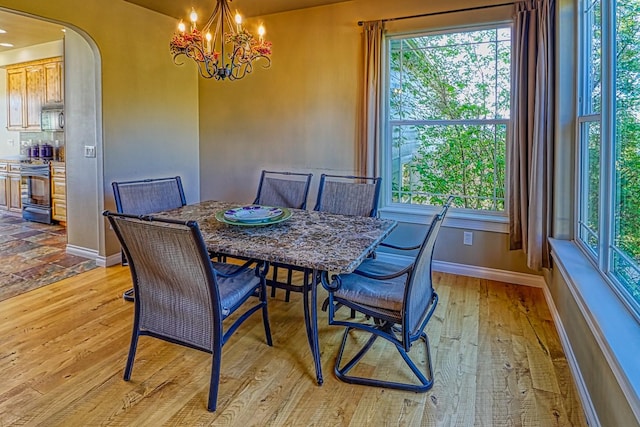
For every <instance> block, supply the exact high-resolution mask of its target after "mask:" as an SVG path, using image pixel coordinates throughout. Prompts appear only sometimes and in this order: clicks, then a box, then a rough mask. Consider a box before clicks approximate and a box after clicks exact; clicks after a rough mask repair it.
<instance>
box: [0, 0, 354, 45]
mask: <svg viewBox="0 0 640 427" xmlns="http://www.w3.org/2000/svg"><path fill="white" fill-rule="evenodd" d="M125 1H128V2H129V3H133V4H137V5H139V6H142V7H144V8H147V9H150V10H154V11H156V12H159V13H162V14H164V15H167V16H172V17H175V18H176V19H183V18H186V17H187V16H188V14H189V12H190V11H191V7H193V8H195V10H196V12H198V14H199V15H200V16H208V15H209V14H210V13H211V11H212V10H213V6H214V4H215V2H214V0H125ZM344 1H349V0H232V1H231V7H232V9H238V11H240V13H242V14H243V15H244V16H245V17H251V16H260V15H268V14H271V13H278V12H286V11H289V10H296V9H304V8H308V7H315V6H322V5H326V4H332V3H341V2H344ZM0 29H2V30H5V31H6V33H0V43H11V44H13V46H12V47H11V46H9V47H7V46H0V53H2V52H7V51H10V50H13V49H21V48H24V47H28V46H33V45H37V44H42V43H46V42H51V41H54V40H61V39H62V38H63V37H64V33H63V32H62V29H63V27H62V26H61V25H59V24H53V23H50V22H47V21H43V20H40V19H33V18H29V17H26V16H23V15H19V14H16V13H10V12H3V11H0Z"/></svg>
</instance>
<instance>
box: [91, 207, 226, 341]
mask: <svg viewBox="0 0 640 427" xmlns="http://www.w3.org/2000/svg"><path fill="white" fill-rule="evenodd" d="M103 215H105V216H106V217H107V218H108V219H109V222H110V224H111V226H112V227H113V230H114V231H115V233H116V236H118V240H119V241H120V244H121V246H122V248H123V250H124V251H125V254H126V256H127V259H128V260H129V267H130V269H131V275H132V278H133V286H134V289H135V295H136V298H135V304H136V311H137V313H138V314H139V328H140V330H144V331H148V332H150V333H152V334H157V335H160V336H164V337H170V338H171V339H173V340H174V341H177V342H180V343H186V344H188V345H190V346H194V347H196V348H199V349H208V350H211V349H212V348H213V334H214V332H216V331H215V330H214V329H217V328H222V326H221V324H218V323H220V322H221V320H220V322H215V321H214V319H222V315H221V313H220V312H221V308H220V306H221V305H220V295H219V292H218V287H217V285H216V278H215V273H214V270H213V267H212V265H211V262H210V260H209V255H208V253H207V249H206V245H205V243H204V241H203V239H202V235H201V233H200V229H199V228H198V224H197V223H196V222H194V221H188V222H180V221H176V220H171V219H160V218H153V217H150V216H144V215H141V216H136V215H129V214H118V213H111V212H108V211H106V212H104V213H103ZM221 330H222V329H220V330H219V331H217V332H221Z"/></svg>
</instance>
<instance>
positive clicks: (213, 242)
mask: <svg viewBox="0 0 640 427" xmlns="http://www.w3.org/2000/svg"><path fill="white" fill-rule="evenodd" d="M242 205H243V204H242V203H230V202H219V201H213V200H210V201H204V202H200V203H195V204H191V205H186V206H183V207H181V208H177V209H173V210H169V211H165V212H161V213H157V214H154V216H156V217H164V218H174V219H179V220H184V221H186V220H192V221H197V222H198V226H199V227H200V231H201V233H202V237H203V238H204V241H205V243H206V245H207V249H209V251H211V252H215V253H222V254H226V255H230V256H238V257H244V258H252V259H259V260H263V261H269V262H275V263H282V264H287V265H294V266H297V267H303V268H309V269H317V270H324V271H330V272H333V273H351V272H352V271H353V270H355V269H356V268H357V267H358V265H360V264H361V263H362V261H363V260H364V259H365V258H366V257H367V256H368V255H369V254H371V253H372V252H373V251H374V250H375V248H376V247H377V246H378V245H379V244H380V242H382V240H384V239H385V238H386V237H387V236H388V235H389V234H390V233H391V231H392V230H393V229H394V228H395V226H396V225H397V222H396V221H393V220H389V219H380V218H371V217H356V216H345V215H335V214H330V213H326V212H316V211H307V210H301V209H290V210H291V213H292V215H291V218H289V219H288V220H286V221H283V222H280V223H277V224H270V225H263V226H256V227H246V226H238V225H230V224H226V223H222V222H219V221H218V220H217V219H216V218H215V214H216V213H217V212H219V211H226V210H228V209H232V208H235V207H238V206H242ZM245 205H246V204H245Z"/></svg>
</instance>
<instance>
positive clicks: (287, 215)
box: [216, 208, 291, 227]
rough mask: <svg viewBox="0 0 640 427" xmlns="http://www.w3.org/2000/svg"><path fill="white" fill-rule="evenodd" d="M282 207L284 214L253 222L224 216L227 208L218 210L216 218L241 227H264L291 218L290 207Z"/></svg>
mask: <svg viewBox="0 0 640 427" xmlns="http://www.w3.org/2000/svg"><path fill="white" fill-rule="evenodd" d="M280 209H282V215H280V216H278V217H275V218H266V219H265V220H263V221H251V222H241V221H232V220H229V219H227V218H225V217H224V213H225V212H226V211H227V210H222V211H219V212H216V219H217V220H218V221H220V222H222V223H224V224H229V225H239V226H241V227H263V226H265V225H272V224H278V223H280V222H283V221H286V220H288V219H289V218H291V211H290V210H289V209H287V208H280Z"/></svg>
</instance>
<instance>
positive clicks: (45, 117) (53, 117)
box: [40, 104, 64, 131]
mask: <svg viewBox="0 0 640 427" xmlns="http://www.w3.org/2000/svg"><path fill="white" fill-rule="evenodd" d="M40 127H41V129H42V130H43V131H62V130H63V129H64V109H63V107H62V104H45V105H43V106H42V110H41V111H40Z"/></svg>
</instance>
